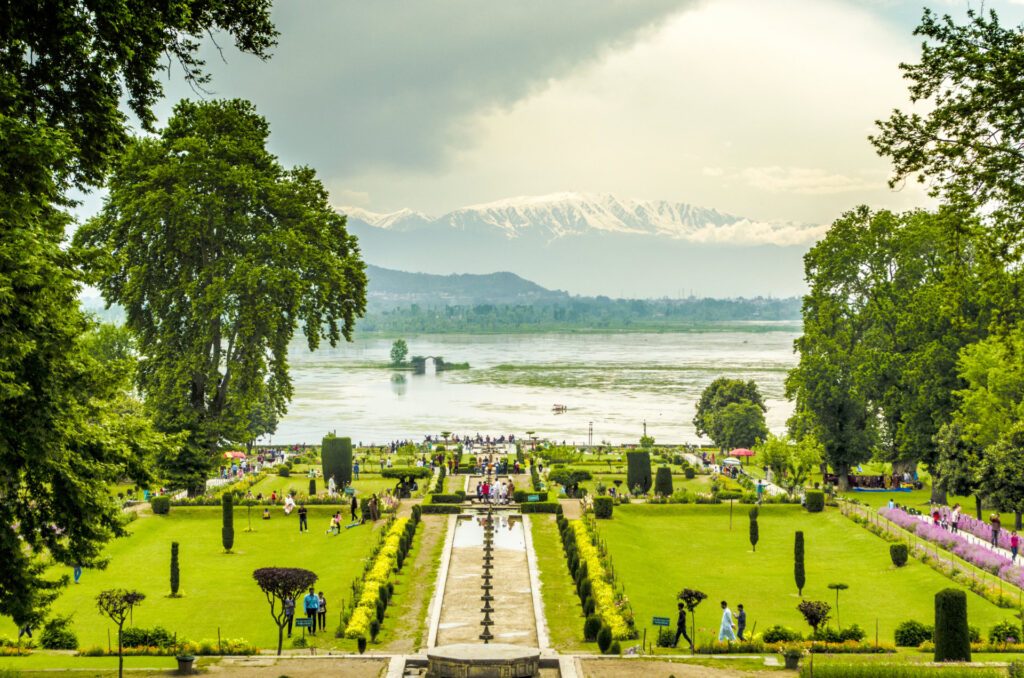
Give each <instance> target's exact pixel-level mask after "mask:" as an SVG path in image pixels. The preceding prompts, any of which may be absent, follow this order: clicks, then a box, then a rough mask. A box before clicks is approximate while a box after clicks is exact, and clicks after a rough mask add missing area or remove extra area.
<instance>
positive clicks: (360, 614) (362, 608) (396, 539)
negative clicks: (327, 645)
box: [345, 518, 409, 638]
mask: <svg viewBox="0 0 1024 678" xmlns="http://www.w3.org/2000/svg"><path fill="white" fill-rule="evenodd" d="M408 522H409V519H408V518H399V519H398V520H396V521H395V522H393V523H392V524H391V527H390V528H389V529H388V532H387V535H386V536H385V537H384V543H383V544H381V547H380V548H379V549H378V550H377V554H376V555H375V556H374V559H373V564H372V565H371V566H370V569H369V570H368V571H367V573H366V576H365V577H364V578H363V590H362V593H360V594H359V600H358V601H357V602H356V608H355V610H354V611H353V612H352V616H351V617H349V620H348V624H346V625H345V637H346V638H366V637H368V636H369V635H370V620H371V619H373V618H374V617H376V615H377V599H378V598H380V586H381V584H387V583H388V579H390V577H391V573H392V572H394V571H395V567H396V566H397V565H398V549H399V546H400V544H401V541H402V533H403V532H404V531H405V526H406V523H408Z"/></svg>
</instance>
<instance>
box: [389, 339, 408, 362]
mask: <svg viewBox="0 0 1024 678" xmlns="http://www.w3.org/2000/svg"><path fill="white" fill-rule="evenodd" d="M408 355H409V345H408V344H406V343H405V339H395V342H394V343H393V344H391V365H392V366H393V367H398V366H400V365H401V364H402V363H404V362H405V359H406V357H407V356H408Z"/></svg>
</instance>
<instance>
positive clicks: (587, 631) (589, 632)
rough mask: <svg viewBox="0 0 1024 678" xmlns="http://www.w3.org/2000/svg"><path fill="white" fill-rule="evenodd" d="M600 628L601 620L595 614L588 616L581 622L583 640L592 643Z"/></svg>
mask: <svg viewBox="0 0 1024 678" xmlns="http://www.w3.org/2000/svg"><path fill="white" fill-rule="evenodd" d="M602 628H603V627H602V625H601V618H600V617H598V616H597V615H596V614H591V615H589V616H588V617H587V618H586V620H585V621H584V622H583V640H585V641H587V642H588V643H592V642H594V641H595V640H597V634H598V633H599V632H600V631H601V629H602Z"/></svg>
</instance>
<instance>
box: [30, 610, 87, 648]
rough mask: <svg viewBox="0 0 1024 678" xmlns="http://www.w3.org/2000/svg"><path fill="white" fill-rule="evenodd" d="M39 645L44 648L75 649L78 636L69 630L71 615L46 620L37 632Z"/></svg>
mask: <svg viewBox="0 0 1024 678" xmlns="http://www.w3.org/2000/svg"><path fill="white" fill-rule="evenodd" d="M39 646H40V647H42V648H43V649H45V650H77V649H78V637H77V636H75V633H74V631H72V630H71V615H65V616H58V617H53V618H52V619H48V620H46V623H45V624H43V631H42V633H40V634H39Z"/></svg>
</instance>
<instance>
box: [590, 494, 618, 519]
mask: <svg viewBox="0 0 1024 678" xmlns="http://www.w3.org/2000/svg"><path fill="white" fill-rule="evenodd" d="M614 507H615V502H614V501H613V500H612V498H611V497H594V516H595V517H596V518H611V517H612V510H613V509H614Z"/></svg>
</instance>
